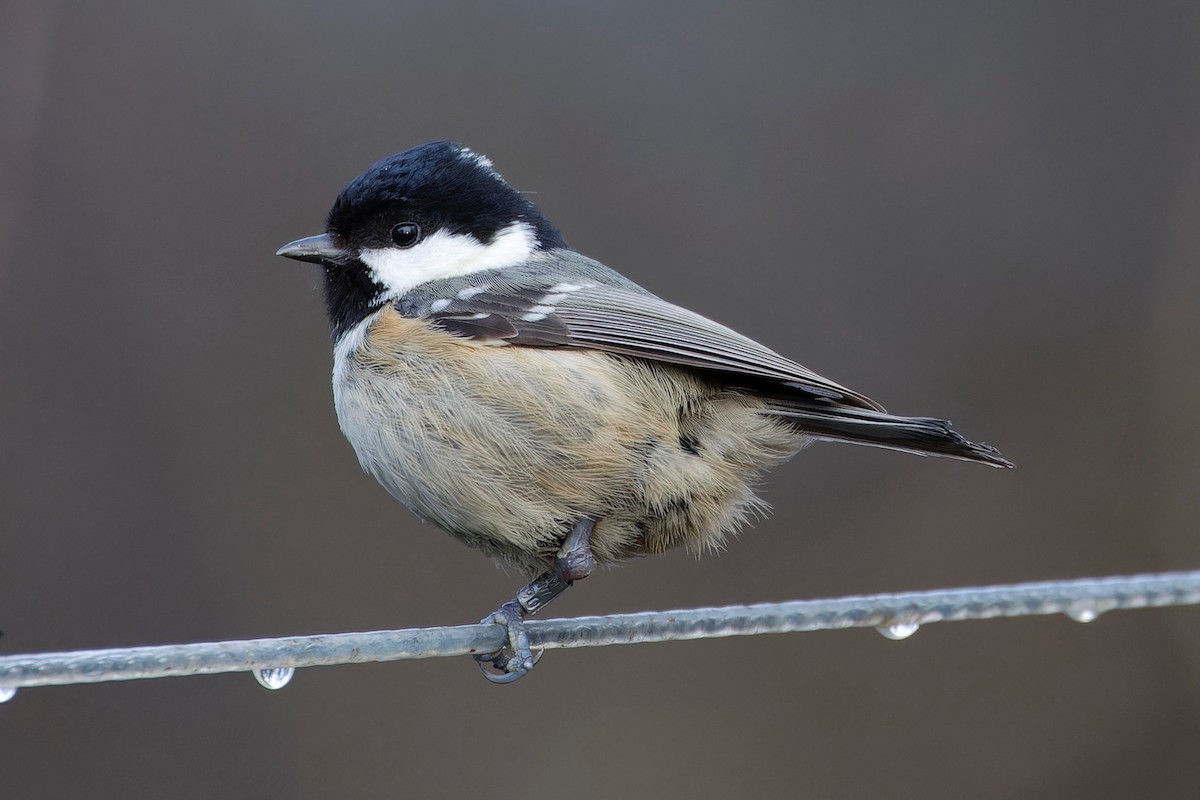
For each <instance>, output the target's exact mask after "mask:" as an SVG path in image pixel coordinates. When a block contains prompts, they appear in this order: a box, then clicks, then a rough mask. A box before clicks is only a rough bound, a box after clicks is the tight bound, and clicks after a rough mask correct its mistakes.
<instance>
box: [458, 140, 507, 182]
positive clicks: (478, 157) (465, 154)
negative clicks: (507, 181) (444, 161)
mask: <svg viewBox="0 0 1200 800" xmlns="http://www.w3.org/2000/svg"><path fill="white" fill-rule="evenodd" d="M458 157H459V158H461V159H462V160H463V161H470V162H471V163H472V164H474V165H475V166H477V167H480V168H482V169H486V170H487V171H488V172H490V173H491V174H493V175H495V176H496V177H497V178H499V177H500V174H499V173H498V172H496V167H495V166H494V165H493V164H492V160H491V159H490V158H488V157H487V156H485V155H484V154H483V153H476V152H475V151H474V150H472V149H471V148H469V147H464V148H462V149H461V150H459V151H458Z"/></svg>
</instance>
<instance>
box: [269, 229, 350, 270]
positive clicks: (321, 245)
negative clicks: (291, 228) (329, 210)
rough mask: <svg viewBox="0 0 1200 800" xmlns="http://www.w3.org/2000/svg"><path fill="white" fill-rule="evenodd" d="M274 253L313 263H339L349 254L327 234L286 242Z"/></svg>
mask: <svg viewBox="0 0 1200 800" xmlns="http://www.w3.org/2000/svg"><path fill="white" fill-rule="evenodd" d="M275 255H277V256H284V257H286V258H294V259H296V260H297V261H309V262H312V263H313V264H329V263H339V262H342V261H345V260H346V257H347V255H349V254H348V253H347V252H346V251H345V250H343V249H342V248H340V247H338V246H337V245H336V244H334V243H333V239H330V238H329V234H327V233H322V234H321V235H319V236H306V237H304V238H303V239H297V240H296V241H294V242H288V243H287V244H285V245H284V246H283V247H281V248H279V249H278V250H277V251H276V252H275Z"/></svg>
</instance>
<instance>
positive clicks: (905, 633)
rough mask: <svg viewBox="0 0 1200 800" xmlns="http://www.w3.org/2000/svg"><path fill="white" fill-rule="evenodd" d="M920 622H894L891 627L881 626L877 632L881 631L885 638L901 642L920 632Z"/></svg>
mask: <svg viewBox="0 0 1200 800" xmlns="http://www.w3.org/2000/svg"><path fill="white" fill-rule="evenodd" d="M920 628H921V624H920V623H919V622H894V623H892V624H891V625H880V626H879V627H878V628H876V629H875V630H877V631H879V632H880V633H881V634H882V635H883V636H885V637H886V638H888V639H891V640H893V641H897V642H898V641H900V640H901V639H907V638H908V637H910V636H912V635H913V634H914V633H916V632H917V631H918V630H920Z"/></svg>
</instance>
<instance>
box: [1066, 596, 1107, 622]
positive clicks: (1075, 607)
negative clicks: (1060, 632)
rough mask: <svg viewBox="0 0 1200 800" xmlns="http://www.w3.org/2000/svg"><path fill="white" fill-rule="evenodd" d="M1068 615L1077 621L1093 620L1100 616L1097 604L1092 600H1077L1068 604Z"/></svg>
mask: <svg viewBox="0 0 1200 800" xmlns="http://www.w3.org/2000/svg"><path fill="white" fill-rule="evenodd" d="M1067 616H1068V617H1070V618H1071V619H1073V620H1075V621H1076V622H1091V621H1093V620H1094V619H1096V617H1098V616H1100V612H1099V611H1097V610H1096V604H1095V603H1094V602H1093V601H1091V600H1077V601H1075V602H1074V603H1071V605H1069V606H1067Z"/></svg>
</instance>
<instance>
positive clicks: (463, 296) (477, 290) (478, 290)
mask: <svg viewBox="0 0 1200 800" xmlns="http://www.w3.org/2000/svg"><path fill="white" fill-rule="evenodd" d="M486 291H487V288H485V287H483V286H468V287H467V288H465V289H463V290H462V291H461V292H459V293H458V295H457V297H458V299H459V300H470V299H471V298H472V297H474V296H475V295H477V294H483V293H484V292H486Z"/></svg>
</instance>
